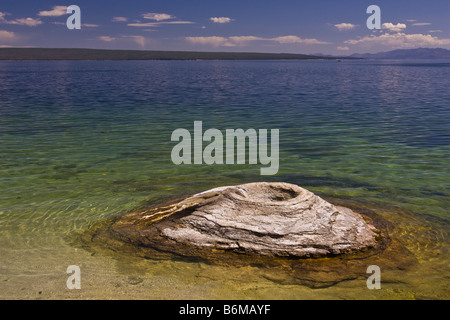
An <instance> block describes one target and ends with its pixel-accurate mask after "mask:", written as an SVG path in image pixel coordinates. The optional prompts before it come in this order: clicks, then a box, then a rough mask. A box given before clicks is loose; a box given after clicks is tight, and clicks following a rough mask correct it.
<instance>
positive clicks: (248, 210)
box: [112, 182, 377, 257]
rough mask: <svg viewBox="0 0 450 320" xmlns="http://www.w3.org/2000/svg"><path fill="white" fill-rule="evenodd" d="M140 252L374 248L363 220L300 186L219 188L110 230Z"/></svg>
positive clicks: (314, 253) (300, 253)
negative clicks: (144, 249)
mask: <svg viewBox="0 0 450 320" xmlns="http://www.w3.org/2000/svg"><path fill="white" fill-rule="evenodd" d="M112 229H113V230H114V232H115V233H116V235H117V236H118V237H119V238H122V239H128V241H131V242H134V243H136V244H138V245H139V246H148V247H155V248H161V249H162V250H164V251H174V252H178V251H179V250H177V247H179V246H180V245H182V246H183V247H185V246H192V247H193V250H194V251H195V250H196V249H195V248H197V249H199V250H202V249H210V250H211V249H216V250H217V249H219V250H226V251H235V252H241V253H250V254H260V255H267V256H288V257H320V256H328V255H337V254H341V253H351V252H358V251H364V250H366V249H368V248H373V247H375V246H376V244H377V241H376V240H375V238H376V236H377V234H376V233H375V231H376V229H375V227H373V226H372V225H370V224H368V223H366V222H365V221H364V219H363V218H362V216H361V215H359V214H358V213H355V212H353V211H352V210H350V209H347V208H344V207H337V206H334V205H332V204H330V203H328V202H326V201H325V200H323V199H321V198H320V197H318V196H316V195H314V194H313V193H311V192H309V191H308V190H305V189H303V188H301V187H299V186H296V185H293V184H287V183H264V182H261V183H250V184H244V185H239V186H230V187H220V188H215V189H212V190H209V191H205V192H202V193H199V194H196V195H194V196H192V197H189V198H186V199H184V200H182V201H180V202H176V203H173V204H171V205H169V206H167V207H162V208H156V209H151V210H147V211H142V212H138V213H132V214H129V215H126V216H124V217H123V219H120V220H119V221H117V222H116V223H115V225H113V227H112Z"/></svg>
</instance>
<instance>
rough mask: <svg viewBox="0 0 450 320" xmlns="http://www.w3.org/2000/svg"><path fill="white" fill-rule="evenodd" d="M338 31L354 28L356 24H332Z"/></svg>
mask: <svg viewBox="0 0 450 320" xmlns="http://www.w3.org/2000/svg"><path fill="white" fill-rule="evenodd" d="M334 26H335V27H336V28H337V29H338V30H339V31H344V30H352V29H354V28H356V27H357V26H358V25H356V24H353V23H346V22H343V23H338V24H335V25H334Z"/></svg>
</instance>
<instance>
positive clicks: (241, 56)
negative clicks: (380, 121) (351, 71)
mask: <svg viewBox="0 0 450 320" xmlns="http://www.w3.org/2000/svg"><path fill="white" fill-rule="evenodd" d="M307 59H333V58H325V57H318V56H313V55H305V54H289V53H251V52H193V51H147V50H142V51H141V50H102V49H51V48H0V60H307ZM349 59H350V58H349Z"/></svg>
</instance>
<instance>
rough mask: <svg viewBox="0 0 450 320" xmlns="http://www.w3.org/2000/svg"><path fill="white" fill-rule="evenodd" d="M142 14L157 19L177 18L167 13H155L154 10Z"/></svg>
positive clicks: (145, 17)
mask: <svg viewBox="0 0 450 320" xmlns="http://www.w3.org/2000/svg"><path fill="white" fill-rule="evenodd" d="M142 16H143V17H144V19H149V20H156V21H163V20H169V19H175V18H176V17H174V16H172V15H170V14H167V13H153V12H149V13H144V14H143V15H142Z"/></svg>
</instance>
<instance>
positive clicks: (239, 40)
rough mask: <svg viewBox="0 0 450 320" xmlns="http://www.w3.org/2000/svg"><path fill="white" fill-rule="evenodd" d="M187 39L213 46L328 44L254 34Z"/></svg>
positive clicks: (296, 38) (288, 37) (297, 38)
mask: <svg viewBox="0 0 450 320" xmlns="http://www.w3.org/2000/svg"><path fill="white" fill-rule="evenodd" d="M185 39H186V40H187V41H189V42H191V43H194V44H201V45H211V46H213V47H235V46H242V45H246V44H247V43H248V42H251V41H273V42H278V43H280V44H289V43H291V44H295V43H297V44H298V43H304V44H328V42H323V41H319V40H317V39H302V38H300V37H297V36H281V37H276V38H261V37H256V36H233V37H218V36H210V37H186V38H185Z"/></svg>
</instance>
